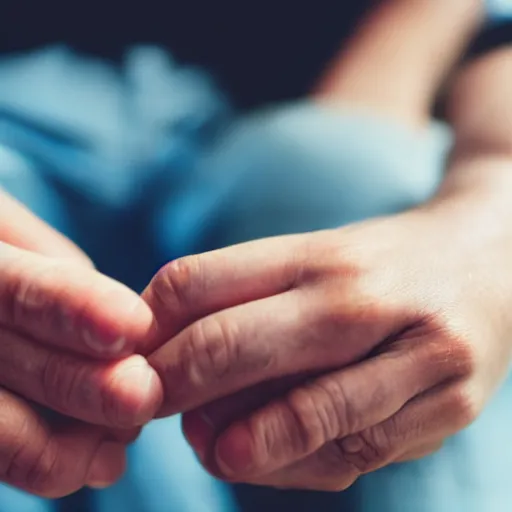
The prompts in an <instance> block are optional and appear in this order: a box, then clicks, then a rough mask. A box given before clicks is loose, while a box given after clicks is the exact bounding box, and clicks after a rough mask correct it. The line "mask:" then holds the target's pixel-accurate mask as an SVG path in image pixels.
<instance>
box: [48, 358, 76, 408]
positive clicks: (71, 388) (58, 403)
mask: <svg viewBox="0 0 512 512" xmlns="http://www.w3.org/2000/svg"><path fill="white" fill-rule="evenodd" d="M82 377H83V368H80V367H79V366H78V365H76V364H73V363H72V361H71V360H70V359H69V358H67V357H65V356H63V355H62V354H60V353H57V352H55V353H54V352H50V353H49V354H48V356H47V358H46V362H45V365H44V368H43V370H42V373H41V392H42V394H43V400H44V402H45V403H46V405H47V406H48V407H50V408H51V409H55V410H57V411H59V412H62V413H64V414H66V413H68V412H69V410H70V409H71V408H72V406H73V405H76V404H74V403H73V402H75V401H76V399H80V398H81V396H80V393H77V390H78V389H79V384H80V383H81V381H82ZM81 405H85V404H81Z"/></svg>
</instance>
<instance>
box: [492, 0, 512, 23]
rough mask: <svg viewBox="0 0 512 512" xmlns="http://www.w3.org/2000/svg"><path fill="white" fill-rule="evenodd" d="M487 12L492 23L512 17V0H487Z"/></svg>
mask: <svg viewBox="0 0 512 512" xmlns="http://www.w3.org/2000/svg"><path fill="white" fill-rule="evenodd" d="M486 3H487V13H488V17H489V20H490V22H491V23H501V22H503V21H506V20H511V19H512V1H511V0H486Z"/></svg>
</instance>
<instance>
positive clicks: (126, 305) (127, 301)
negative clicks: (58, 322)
mask: <svg viewBox="0 0 512 512" xmlns="http://www.w3.org/2000/svg"><path fill="white" fill-rule="evenodd" d="M84 316H85V318H84V326H83V329H82V337H83V340H84V343H85V344H86V345H87V347H88V349H89V350H91V351H93V353H95V354H96V355H98V356H101V357H104V358H119V357H123V356H127V355H130V354H133V353H139V352H143V347H144V345H145V344H147V340H148V338H149V337H150V336H151V332H152V330H153V327H154V316H153V313H152V311H151V309H150V308H149V306H148V305H147V304H146V302H145V301H144V300H143V299H142V298H141V297H140V296H138V295H137V294H136V293H135V292H134V291H132V290H130V289H129V288H127V287H125V286H124V285H122V284H120V283H114V284H113V286H112V287H111V289H109V290H108V291H106V292H104V293H103V294H102V295H101V298H100V300H96V301H94V303H91V309H90V310H89V312H88V313H87V312H86V313H85V314H84Z"/></svg>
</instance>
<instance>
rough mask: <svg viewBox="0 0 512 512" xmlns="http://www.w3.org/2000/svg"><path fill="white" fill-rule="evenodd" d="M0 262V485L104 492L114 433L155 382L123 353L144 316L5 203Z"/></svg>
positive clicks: (148, 412) (114, 462)
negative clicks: (95, 488) (86, 487)
mask: <svg viewBox="0 0 512 512" xmlns="http://www.w3.org/2000/svg"><path fill="white" fill-rule="evenodd" d="M15 245H16V246H17V247H15ZM20 247H23V249H22V248H20ZM27 249H28V250H27ZM0 262H1V264H0V480H1V481H4V482H6V483H9V484H12V485H14V486H17V487H19V488H21V489H24V490H27V491H29V492H32V493H35V494H38V495H41V496H45V497H58V496H63V495H65V494H69V493H71V492H73V491H75V490H77V489H79V488H80V487H82V486H84V485H93V486H106V485H109V484H111V483H113V482H114V481H115V480H117V478H118V477H119V476H120V475H121V474H122V472H123V469H124V462H125V460H124V459H125V453H124V452H125V444H124V442H123V441H127V440H128V439H129V438H130V436H132V435H133V432H130V431H128V432H125V431H124V429H133V427H138V426H140V425H142V424H144V423H145V422H147V421H149V420H150V419H151V418H152V417H153V416H154V414H155V412H156V411H157V409H158V407H159V405H160V401H161V388H160V383H159V380H158V377H157V375H156V374H155V373H154V371H153V370H152V369H151V368H150V367H149V366H148V365H147V362H146V360H145V359H144V358H143V357H141V356H140V355H133V354H134V353H136V352H138V351H139V350H140V349H141V343H142V342H143V340H144V338H145V337H147V333H148V332H150V330H151V325H152V322H153V318H152V314H151V312H150V310H149V309H148V307H147V306H146V305H145V303H144V302H143V301H142V300H141V299H140V298H139V297H138V296H137V295H136V294H135V293H134V292H132V291H130V290H128V289H127V288H125V287H123V286H122V285H121V284H119V283H117V282H115V281H113V280H110V279H108V278H107V277H105V276H102V275H101V274H99V273H98V272H96V271H95V270H94V269H93V268H92V265H91V263H90V262H89V260H88V258H87V257H86V256H85V255H83V254H82V253H81V251H80V250H79V249H78V248H77V247H75V246H74V245H73V244H72V243H71V242H69V241H68V240H66V239H65V238H64V237H62V236H61V235H59V234H57V233H56V232H55V231H53V230H52V229H51V228H49V227H48V226H46V225H45V224H44V223H43V222H42V221H40V220H39V219H36V218H35V217H33V216H32V215H31V214H30V213H29V212H28V211H27V210H25V209H24V208H23V207H22V206H21V205H20V204H18V203H17V202H16V201H14V200H13V199H11V198H10V197H8V196H6V195H0ZM48 410H51V411H56V412H57V413H60V414H54V413H53V414H48ZM61 415H62V416H61ZM71 418H73V419H71ZM85 422H87V423H85ZM105 427H109V428H108V429H107V428H105ZM116 429H123V431H119V432H118V433H117V435H116Z"/></svg>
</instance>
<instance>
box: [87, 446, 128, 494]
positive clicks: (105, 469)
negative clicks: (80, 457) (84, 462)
mask: <svg viewBox="0 0 512 512" xmlns="http://www.w3.org/2000/svg"><path fill="white" fill-rule="evenodd" d="M125 468H126V448H125V446H124V445H123V444H121V443H116V442H111V441H105V442H103V443H102V444H101V445H100V447H99V448H98V450H97V452H96V454H95V455H94V458H93V460H92V462H91V465H90V467H89V472H88V475H87V479H86V483H87V485H88V486H89V487H92V488H95V489H105V488H106V487H110V486H111V485H113V484H115V483H116V482H117V481H118V480H119V479H120V478H121V477H122V475H123V474H124V472H125Z"/></svg>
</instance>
